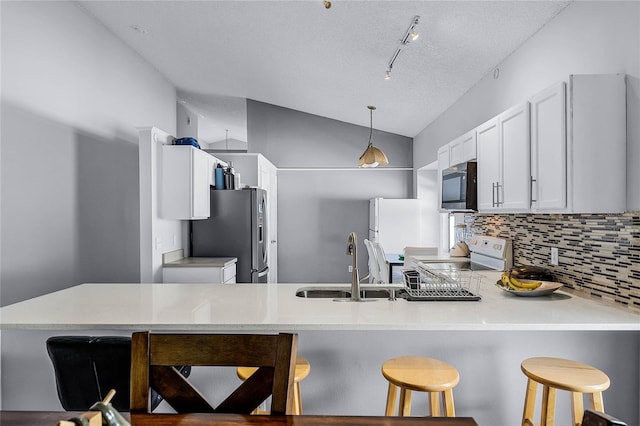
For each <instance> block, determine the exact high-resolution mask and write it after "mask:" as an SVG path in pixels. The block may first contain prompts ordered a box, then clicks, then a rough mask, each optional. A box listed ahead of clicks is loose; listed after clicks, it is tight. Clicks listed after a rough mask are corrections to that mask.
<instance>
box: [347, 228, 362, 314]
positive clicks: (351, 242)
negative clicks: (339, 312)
mask: <svg viewBox="0 0 640 426" xmlns="http://www.w3.org/2000/svg"><path fill="white" fill-rule="evenodd" d="M347 254H348V255H351V257H352V259H353V263H352V267H351V299H350V300H352V301H355V302H359V301H360V300H362V299H361V298H360V274H358V237H357V236H356V233H355V232H352V233H350V234H349V239H348V240H347Z"/></svg>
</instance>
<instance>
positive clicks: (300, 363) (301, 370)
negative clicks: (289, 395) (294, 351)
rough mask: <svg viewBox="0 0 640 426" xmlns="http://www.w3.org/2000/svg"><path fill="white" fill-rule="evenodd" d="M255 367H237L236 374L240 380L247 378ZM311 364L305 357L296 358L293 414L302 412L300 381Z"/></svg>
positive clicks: (253, 371) (308, 370)
mask: <svg viewBox="0 0 640 426" xmlns="http://www.w3.org/2000/svg"><path fill="white" fill-rule="evenodd" d="M257 369H258V368H257V367H238V368H237V369H236V374H237V375H238V377H239V378H240V379H241V380H247V378H249V376H251V375H252V374H253V373H255V372H256V370H257ZM310 371H311V364H309V361H307V360H306V359H305V358H303V357H301V356H299V357H297V358H296V369H295V373H294V377H293V414H302V399H301V393H300V381H302V380H303V379H304V378H305V377H307V376H308V375H309V372H310Z"/></svg>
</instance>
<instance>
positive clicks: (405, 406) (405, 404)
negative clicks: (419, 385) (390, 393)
mask: <svg viewBox="0 0 640 426" xmlns="http://www.w3.org/2000/svg"><path fill="white" fill-rule="evenodd" d="M398 415H399V416H410V415H411V391H410V390H409V389H405V388H402V387H401V388H400V404H399V406H398Z"/></svg>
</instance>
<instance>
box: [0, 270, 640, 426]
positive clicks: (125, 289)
mask: <svg viewBox="0 0 640 426" xmlns="http://www.w3.org/2000/svg"><path fill="white" fill-rule="evenodd" d="M483 275H484V280H483V283H482V285H481V290H480V294H481V296H482V300H481V301H477V302H476V301H464V302H409V301H406V300H403V299H400V298H398V299H397V300H395V301H390V300H387V299H376V300H375V301H373V302H366V303H359V302H347V303H338V302H334V301H332V299H306V298H300V297H296V295H295V294H296V290H298V289H299V288H301V287H309V286H311V285H310V284H279V285H253V284H245V285H235V286H228V285H226V286H225V285H212V284H83V285H80V286H76V287H72V288H69V289H65V290H61V291H59V292H55V293H51V294H48V295H44V296H41V297H37V298H34V299H31V300H27V301H25V302H21V303H17V304H15V305H10V306H6V307H3V308H1V309H0V319H1V323H2V333H3V342H4V344H3V348H2V352H3V357H2V361H3V375H5V377H6V378H8V379H9V382H10V383H12V384H15V385H14V386H11V387H8V388H7V389H9V390H5V393H6V394H5V395H4V399H5V407H3V409H7V410H15V409H18V410H19V409H29V408H30V407H31V408H32V407H33V403H30V402H29V401H30V400H31V401H33V398H39V399H40V400H44V401H47V403H46V404H45V406H43V409H50V410H56V409H59V406H58V405H56V404H57V400H56V393H55V384H54V381H53V374H52V372H51V367H50V365H49V364H50V363H49V361H48V360H47V358H46V351H45V349H44V341H45V340H46V338H47V337H48V336H51V335H59V334H91V335H106V334H120V335H129V334H130V333H131V332H132V331H136V330H153V331H185V332H276V331H293V332H297V333H299V347H298V350H299V353H300V354H301V355H303V356H304V357H305V358H307V359H308V360H309V361H310V363H311V366H312V368H311V374H310V375H309V377H308V378H307V379H305V382H304V383H303V386H302V393H303V400H304V404H305V406H304V409H305V413H307V414H329V413H331V414H345V415H351V414H355V415H380V414H381V413H383V412H384V401H385V396H386V382H385V380H384V378H383V377H382V375H381V374H380V366H381V364H382V362H383V361H384V360H385V359H388V358H391V357H394V356H399V355H414V354H422V355H425V356H432V357H435V358H440V359H443V360H446V361H447V362H449V363H451V364H453V365H454V366H456V368H458V370H459V371H460V375H461V381H460V384H459V385H458V386H457V387H456V389H455V391H454V394H455V400H456V411H457V413H458V415H460V416H472V417H474V418H475V419H476V421H478V424H485V425H489V424H490V425H495V426H501V425H505V426H507V425H513V424H516V423H517V422H518V421H519V417H520V415H521V409H522V402H523V401H524V389H525V383H526V380H525V377H524V375H523V374H522V373H521V372H520V362H521V361H522V360H523V359H525V358H528V357H531V356H560V357H565V358H572V359H577V360H580V361H583V362H586V363H590V364H592V365H595V366H597V367H598V368H601V369H602V370H604V371H605V372H606V373H607V374H608V375H609V376H610V378H611V382H612V386H611V388H610V389H609V390H608V391H607V392H605V394H604V398H605V408H606V409H607V410H608V411H609V412H611V413H612V414H614V415H616V416H617V417H620V418H622V419H624V420H626V421H627V423H628V424H637V420H638V416H639V413H638V407H637V401H638V398H639V395H638V394H639V391H638V387H639V386H638V385H639V381H640V366H639V363H640V362H639V359H640V354H639V351H640V314H639V313H637V312H633V311H630V310H628V309H621V308H617V307H615V306H611V305H608V304H606V303H601V302H597V301H594V300H592V299H586V298H582V297H580V296H578V295H576V294H572V293H569V292H568V291H563V290H559V291H557V292H555V293H554V294H552V295H550V296H545V297H538V298H527V297H515V296H513V295H511V294H507V293H506V292H504V291H502V290H501V289H499V288H497V287H496V286H495V285H494V283H495V281H496V279H497V277H498V275H499V274H498V273H496V272H483ZM318 285H320V284H313V286H318ZM322 286H324V285H322ZM327 286H329V285H327ZM334 286H335V284H334ZM343 286H344V285H343ZM13 343H15V345H14V344H13ZM25 354H27V355H25ZM25 375H29V377H31V379H30V380H28V381H24V380H23V378H24V377H25ZM236 380H237V379H236ZM21 381H23V382H24V383H21ZM47 404H48V405H47ZM562 404H564V402H563V399H562V397H560V398H559V401H558V407H559V408H558V412H559V417H558V418H559V419H561V418H562V416H561V415H562V414H563V413H562V412H563V411H565V410H564V409H563V405H562ZM413 405H414V410H413V413H414V414H416V415H420V414H421V412H426V410H425V409H424V406H426V398H425V401H422V400H421V397H420V395H416V396H415V397H414V404H413Z"/></svg>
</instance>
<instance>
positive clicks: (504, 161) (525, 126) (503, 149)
mask: <svg viewBox="0 0 640 426" xmlns="http://www.w3.org/2000/svg"><path fill="white" fill-rule="evenodd" d="M476 138H477V157H478V210H479V211H502V210H509V211H526V210H528V209H529V208H530V177H531V175H530V172H529V171H530V154H529V150H530V144H529V140H530V139H529V103H528V102H526V103H523V104H521V105H517V106H515V107H513V108H510V109H508V110H507V111H505V112H503V113H502V114H500V115H498V116H497V117H494V118H493V119H491V120H489V121H487V122H486V123H484V124H482V125H480V126H479V127H478V128H477V129H476Z"/></svg>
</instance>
